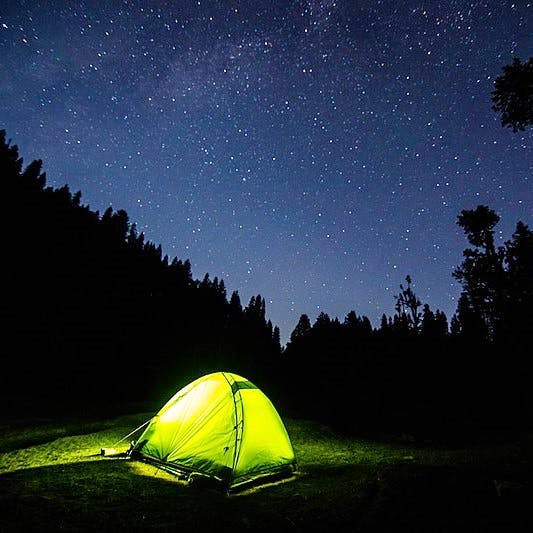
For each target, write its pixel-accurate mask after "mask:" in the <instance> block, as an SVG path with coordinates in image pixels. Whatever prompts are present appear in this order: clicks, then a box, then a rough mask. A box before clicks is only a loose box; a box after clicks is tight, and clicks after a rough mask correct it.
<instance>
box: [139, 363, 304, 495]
mask: <svg viewBox="0 0 533 533" xmlns="http://www.w3.org/2000/svg"><path fill="white" fill-rule="evenodd" d="M132 457H137V458H140V459H143V460H146V461H148V462H155V463H157V464H158V465H159V466H161V467H163V468H165V469H166V470H170V471H172V472H175V473H178V474H185V475H187V476H188V477H189V479H194V476H207V477H209V478H211V479H213V480H216V481H218V482H221V483H222V484H223V485H224V486H225V487H227V488H235V487H237V486H239V485H242V484H243V483H248V482H250V481H255V480H257V479H260V478H263V477H267V476H277V475H280V476H283V475H285V474H287V475H290V474H291V473H292V472H294V471H295V469H296V460H295V457H294V451H293V449H292V445H291V442H290V440H289V436H288V434H287V431H286V429H285V426H284V425H283V422H282V421H281V418H280V417H279V415H278V413H277V411H276V409H275V408H274V406H273V405H272V403H271V402H270V400H269V399H268V398H267V397H266V396H265V394H263V392H261V391H260V390H259V389H258V388H257V387H256V386H255V385H254V384H253V383H251V382H250V381H248V380H246V379H245V378H243V377H241V376H237V375H236V374H230V373H228V372H217V373H214V374H209V375H207V376H204V377H201V378H199V379H197V380H196V381H193V382H192V383H190V384H189V385H187V386H186V387H184V388H183V389H181V390H180V391H179V392H177V393H176V394H175V395H174V396H173V397H172V398H171V399H170V400H169V401H168V402H167V403H166V404H165V405H164V407H163V408H162V409H161V410H160V411H159V412H158V413H157V415H156V416H155V417H154V418H153V419H152V420H151V422H150V423H149V425H148V427H147V428H146V430H145V431H144V433H143V434H142V435H141V436H140V438H139V440H138V441H137V443H136V444H135V445H134V447H133V450H132Z"/></svg>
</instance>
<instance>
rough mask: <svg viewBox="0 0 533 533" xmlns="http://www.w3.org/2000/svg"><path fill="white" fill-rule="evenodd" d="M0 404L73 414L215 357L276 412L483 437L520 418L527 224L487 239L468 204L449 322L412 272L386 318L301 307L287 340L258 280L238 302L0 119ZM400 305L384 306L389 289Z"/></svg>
mask: <svg viewBox="0 0 533 533" xmlns="http://www.w3.org/2000/svg"><path fill="white" fill-rule="evenodd" d="M0 179H1V185H0V187H1V189H0V190H1V191H2V199H3V205H2V210H1V211H0V212H1V219H0V220H1V226H0V227H1V228H2V230H3V241H2V245H3V246H2V248H3V256H2V257H3V260H2V264H3V267H4V268H3V271H4V275H3V277H2V282H3V283H2V298H1V299H0V302H1V303H0V320H1V323H2V331H3V333H2V336H1V345H0V354H1V357H2V363H1V369H2V372H1V373H0V375H1V376H2V379H1V383H0V386H1V387H0V390H1V396H2V400H3V401H2V408H3V410H4V411H5V410H8V411H9V410H13V409H17V408H19V409H20V408H21V407H22V408H27V407H28V406H30V409H32V412H34V411H35V410H38V411H47V412H53V410H54V409H61V410H65V409H70V410H76V411H77V412H79V411H80V410H83V409H89V408H91V406H94V407H96V408H99V407H102V406H109V405H117V404H119V405H120V404H122V405H128V404H129V405H131V404H133V403H135V402H143V401H147V400H148V401H151V402H152V403H151V407H153V408H157V407H159V406H160V404H161V402H162V401H164V400H166V399H167V398H169V397H170V396H171V395H172V394H173V393H174V392H175V391H176V390H177V388H178V387H180V386H182V385H185V384H186V383H188V382H189V381H190V380H192V379H194V378H196V377H199V376H201V375H203V374H205V373H207V372H210V371H217V370H228V371H234V372H237V373H240V374H242V375H244V376H246V377H247V378H249V379H251V380H253V381H254V380H255V381H257V383H258V384H260V386H261V388H263V389H264V390H265V391H266V392H267V394H271V396H272V397H273V399H274V400H275V402H276V405H277V406H278V407H279V408H281V410H282V412H285V413H293V414H295V415H298V416H305V417H311V418H316V419H319V420H322V421H324V422H327V423H330V424H334V425H335V426H337V427H338V428H340V429H343V430H347V431H354V432H374V433H386V434H402V433H405V434H408V435H414V436H416V437H418V436H420V437H421V436H434V437H438V438H443V437H452V438H454V437H458V436H460V437H464V436H468V435H471V436H479V435H480V434H481V433H484V432H485V433H494V432H495V431H497V432H500V431H502V430H506V429H510V428H517V427H521V426H522V427H523V426H529V427H530V426H531V414H532V412H533V400H532V395H531V392H530V391H531V383H532V378H533V375H532V372H531V368H530V367H531V364H530V358H531V348H530V346H531V343H532V341H533V314H532V311H531V309H532V308H533V233H532V232H531V230H530V229H529V228H528V227H527V226H526V225H525V224H523V223H522V222H519V223H518V224H517V226H516V231H515V233H514V234H513V235H512V236H511V238H510V240H509V241H507V242H506V243H505V244H504V245H503V246H496V244H495V240H494V228H495V226H496V225H497V223H498V221H499V217H498V215H497V214H496V213H495V212H494V211H492V210H491V209H489V208H488V207H486V206H478V207H477V208H476V209H474V210H466V211H463V212H462V213H461V214H460V215H459V217H458V220H457V222H458V224H459V225H460V226H461V227H462V229H463V230H464V232H465V236H466V239H467V241H468V243H469V247H468V248H467V249H466V250H465V252H464V257H463V261H462V263H461V264H460V265H459V266H458V268H457V269H456V270H455V272H454V273H453V276H454V277H455V278H456V279H457V280H458V281H459V282H460V283H461V285H462V287H463V290H462V293H461V297H460V299H459V302H458V307H457V312H456V313H455V315H454V316H453V317H451V319H450V320H448V318H447V317H446V316H445V315H444V313H443V312H441V311H439V310H432V309H430V307H429V306H428V305H427V304H423V303H422V302H421V301H420V299H419V298H418V297H417V295H416V294H415V291H414V289H413V284H412V280H411V278H410V276H407V277H406V280H405V284H404V285H401V286H400V287H399V292H398V295H397V296H396V298H395V301H394V302H391V309H393V308H394V310H395V312H394V314H393V315H392V316H386V315H384V316H383V317H382V319H381V322H380V324H379V326H377V327H374V326H373V325H372V324H371V323H370V321H369V319H368V318H367V317H364V316H359V315H358V314H356V312H354V311H351V312H350V313H348V314H347V316H346V317H345V318H344V320H342V321H340V320H338V319H337V318H330V317H329V316H328V315H327V314H325V313H321V314H320V315H319V316H318V317H317V318H316V320H315V322H314V323H313V324H312V323H311V321H310V319H309V317H308V316H307V315H302V316H301V318H300V320H299V322H298V324H297V326H296V328H295V329H294V331H293V332H292V335H291V337H290V341H289V343H288V344H287V346H286V348H285V349H283V350H282V348H281V346H280V334H279V329H278V328H277V327H273V325H272V323H271V322H270V321H268V320H267V319H266V309H265V300H264V298H263V297H262V296H261V295H257V296H254V297H252V298H251V300H250V302H249V303H248V305H246V306H243V305H242V304H241V301H240V298H239V295H238V293H237V292H233V294H231V295H229V296H228V295H227V294H226V289H225V286H224V282H223V280H219V279H218V278H216V277H214V278H212V279H211V278H210V277H209V276H208V275H206V276H205V277H204V279H203V280H195V279H193V277H192V274H191V265H190V263H189V261H187V260H185V261H184V260H180V259H176V258H175V259H172V260H170V259H169V258H168V257H166V256H162V251H161V247H160V246H156V245H154V244H153V243H151V242H147V241H146V240H145V238H144V235H143V234H142V233H139V232H138V231H137V230H136V228H135V225H134V224H131V223H130V221H129V219H128V215H127V213H126V212H125V211H122V210H119V211H113V210H112V209H111V208H109V209H107V210H106V211H105V212H104V213H103V214H102V215H100V214H99V213H98V212H94V211H92V210H91V209H90V208H89V207H88V206H85V205H83V204H82V203H81V194H80V193H79V192H78V193H75V194H72V193H71V192H70V191H69V189H68V187H67V186H65V187H62V188H59V189H53V188H51V187H47V186H46V178H45V175H44V174H42V173H41V162H40V161H34V162H33V163H31V164H30V165H28V166H27V167H26V168H25V169H24V168H23V163H22V160H21V159H20V158H19V154H18V150H17V147H16V146H10V145H9V143H7V142H6V140H5V132H0ZM394 304H395V305H394Z"/></svg>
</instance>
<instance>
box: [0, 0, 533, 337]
mask: <svg viewBox="0 0 533 533" xmlns="http://www.w3.org/2000/svg"><path fill="white" fill-rule="evenodd" d="M532 7H533V4H531V3H529V2H526V1H519V0H515V1H500V0H494V1H491V0H484V1H458V0H449V1H433V0H431V1H429V0H428V1H425V2H423V1H419V0H416V1H415V0H406V1H394V0H382V1H379V0H357V1H356V0H268V1H267V0H264V1H262V0H227V1H226V0H218V1H212V0H209V1H208V0H198V1H197V0H175V1H163V0H158V1H155V0H153V1H151V0H143V1H137V0H122V1H118V0H115V1H101V0H86V1H80V0H62V1H54V0H49V1H45V0H41V1H39V0H30V1H22V0H21V1H18V2H16V1H9V0H7V1H6V0H3V1H2V2H1V4H0V54H1V55H0V128H5V129H6V130H7V134H8V137H10V138H11V139H12V140H13V142H14V143H16V144H18V146H19V149H20V151H21V155H23V156H24V157H25V162H26V163H29V162H30V161H31V160H32V159H37V158H41V159H43V161H44V170H45V171H46V172H47V176H48V184H49V185H52V186H54V187H58V186H62V185H64V184H65V183H67V184H68V185H69V186H70V188H71V190H72V191H73V192H75V191H77V190H81V192H82V195H83V196H82V202H83V203H85V204H89V205H90V207H91V208H92V209H93V210H99V211H100V213H102V212H103V211H104V210H105V209H106V208H107V207H108V206H109V205H112V206H113V208H114V209H125V210H126V211H127V212H128V214H129V215H130V221H131V222H135V223H136V224H137V228H138V230H140V231H143V232H144V233H145V235H146V237H147V238H148V239H149V240H151V241H153V242H155V243H156V244H159V243H161V244H162V246H163V252H164V253H166V254H168V255H169V256H170V257H174V256H177V257H178V258H180V259H186V258H189V259H190V260H191V262H192V267H193V275H194V276H195V277H198V278H201V277H203V276H204V274H205V273H206V272H209V274H210V276H211V278H213V277H214V276H215V275H216V276H218V277H219V278H223V279H224V281H225V283H226V287H227V289H228V292H230V291H232V290H235V289H236V290H238V291H239V294H240V295H241V299H242V301H243V303H244V304H246V303H247V302H248V300H249V298H250V297H251V296H252V295H253V294H257V293H261V294H262V295H263V296H264V297H265V299H266V302H267V315H268V317H269V318H270V319H271V320H272V321H273V322H274V324H277V325H279V326H280V328H281V334H282V340H283V341H286V340H287V339H288V337H289V335H290V333H291V331H292V329H293V328H294V326H295V325H296V323H297V321H298V318H299V316H300V315H301V314H302V313H307V314H308V315H309V316H310V318H311V319H312V321H313V320H314V319H315V318H316V316H317V315H318V314H319V313H320V312H321V311H324V312H327V313H328V314H329V315H330V316H332V317H335V316H338V317H339V318H340V319H341V320H342V319H343V318H344V316H345V315H346V314H347V313H348V311H350V310H352V309H353V310H355V311H356V312H357V313H358V314H364V315H367V316H368V317H369V318H370V319H371V321H372V323H373V324H374V325H376V326H377V325H378V321H379V317H380V316H381V314H382V313H387V314H389V315H390V314H393V313H394V297H393V296H394V294H397V293H398V292H399V284H400V283H402V282H403V281H404V278H405V276H406V275H407V274H410V275H411V276H412V278H413V282H414V284H413V288H414V290H415V292H416V293H417V294H418V296H419V297H420V298H421V299H422V301H423V302H427V303H429V304H430V305H431V307H432V308H433V309H435V308H440V309H441V310H443V311H445V313H446V314H447V315H448V317H449V318H450V317H451V315H452V314H453V312H454V311H455V308H456V301H457V297H458V294H459V290H460V289H459V286H458V285H457V283H456V282H455V280H453V278H452V275H451V273H452V271H453V268H454V267H455V266H457V265H458V264H459V263H460V262H461V253H462V250H463V249H464V248H465V247H466V241H465V238H464V236H463V234H462V232H461V230H460V228H458V227H457V226H456V224H455V221H456V217H457V214H458V213H459V212H460V211H461V210H462V209H471V208H475V207H476V206H477V205H478V204H486V205H489V206H490V207H492V208H493V209H495V210H496V211H497V212H498V213H499V214H500V215H501V217H502V220H501V222H500V224H499V226H498V228H499V231H498V232H497V238H498V240H499V242H503V241H504V240H505V239H508V238H509V237H510V236H511V234H512V231H513V229H514V226H515V224H516V222H517V221H518V220H519V219H521V220H523V221H524V222H526V223H528V224H530V225H531V224H532V223H533V216H532V215H533V202H532V199H533V188H532V175H533V172H532V167H533V158H532V154H531V138H532V135H531V131H527V132H521V133H513V132H512V131H511V130H510V129H504V128H502V127H501V125H500V122H499V117H498V116H497V115H496V114H495V113H494V112H493V111H492V110H491V101H490V93H491V91H492V89H493V83H494V79H495V77H497V76H498V75H499V74H500V73H501V67H502V66H503V65H505V64H507V63H510V62H511V61H512V58H513V57H520V58H522V59H527V58H528V57H529V56H530V55H532V54H533V47H532V45H533V40H532V39H531V35H532V33H533V10H532Z"/></svg>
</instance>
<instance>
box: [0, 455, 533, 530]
mask: <svg viewBox="0 0 533 533" xmlns="http://www.w3.org/2000/svg"><path fill="white" fill-rule="evenodd" d="M523 504H524V502H522V503H521V502H519V501H516V500H505V499H503V500H502V499H501V498H498V497H497V495H496V493H495V491H494V488H493V486H492V485H491V480H490V479H489V477H487V475H486V474H484V473H483V471H481V470H475V469H467V470H465V469H458V468H453V467H426V466H417V465H396V466H393V465H382V466H374V465H372V466H371V465H369V466H365V465H344V466H323V467H321V466H320V465H310V467H309V468H304V470H303V471H302V472H301V473H300V474H299V476H298V477H297V478H296V479H295V480H293V481H290V482H286V483H279V484H272V485H268V486H265V487H263V488H261V489H260V490H257V489H255V490H253V491H249V492H246V491H245V492H243V493H240V494H238V495H235V496H226V495H225V494H223V493H220V492H217V491H214V490H206V489H194V488H192V487H188V486H185V485H183V484H182V483H179V482H177V481H175V480H174V478H172V477H171V476H169V475H168V474H166V473H164V472H161V471H159V470H157V469H155V468H153V467H147V465H142V464H140V463H137V462H134V461H128V460H105V459H95V460H94V461H91V462H84V463H73V464H67V465H58V466H45V467H38V468H29V469H26V470H19V471H16V472H10V473H7V474H3V475H1V476H0V516H1V523H0V524H1V527H0V529H1V530H2V531H5V532H8V531H9V532H10V531H24V530H39V531H57V530H58V529H63V530H97V531H125V530H128V531H138V530H146V529H155V530H163V531H164V530H171V529H173V530H175V529H178V528H179V530H180V531H208V530H210V529H212V530H216V531H221V530H222V531H224V530H230V529H234V528H239V529H240V530H242V529H244V530H250V529H254V530H256V531H257V530H259V531H308V530H315V531H389V530H390V531H392V530H395V531H398V530H401V531H490V530H502V531H510V532H514V531H531V526H532V523H531V521H530V520H528V513H529V511H528V510H526V507H524V505H523ZM527 509H528V508H527Z"/></svg>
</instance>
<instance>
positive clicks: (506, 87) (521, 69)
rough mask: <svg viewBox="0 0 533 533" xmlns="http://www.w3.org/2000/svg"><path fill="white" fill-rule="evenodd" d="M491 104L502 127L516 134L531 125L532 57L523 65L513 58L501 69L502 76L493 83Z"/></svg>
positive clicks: (532, 96) (532, 122) (532, 105)
mask: <svg viewBox="0 0 533 533" xmlns="http://www.w3.org/2000/svg"><path fill="white" fill-rule="evenodd" d="M492 102H493V104H494V105H493V109H494V111H496V112H497V113H500V116H501V122H502V126H506V127H510V128H513V131H514V132H517V131H524V130H525V129H526V127H528V126H531V124H533V57H530V58H529V59H528V60H527V61H525V62H524V63H522V61H521V60H520V59H518V58H515V59H514V60H513V62H512V63H511V64H510V65H506V66H504V67H503V74H502V75H501V76H498V77H497V78H496V81H495V83H494V91H493V92H492Z"/></svg>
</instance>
